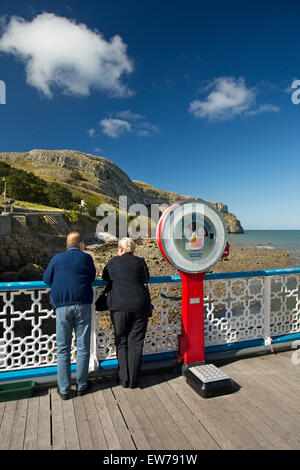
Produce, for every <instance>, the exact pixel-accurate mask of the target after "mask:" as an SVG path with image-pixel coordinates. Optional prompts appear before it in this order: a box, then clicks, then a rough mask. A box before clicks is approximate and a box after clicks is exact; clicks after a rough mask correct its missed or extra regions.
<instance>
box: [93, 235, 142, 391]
mask: <svg viewBox="0 0 300 470" xmlns="http://www.w3.org/2000/svg"><path fill="white" fill-rule="evenodd" d="M135 248H136V244H135V242H134V240H132V239H131V238H123V239H121V240H120V241H119V243H118V256H115V257H113V258H112V259H110V260H109V262H108V263H107V265H106V266H105V268H104V270H103V274H102V278H103V279H104V280H105V281H109V282H111V291H110V292H109V295H108V307H109V310H110V315H111V320H112V324H113V327H114V332H115V345H116V352H117V359H118V373H119V383H120V385H121V386H122V387H130V388H135V387H137V386H138V380H139V374H140V367H141V360H142V352H143V345H144V339H145V335H146V330H147V325H148V318H149V316H151V300H150V295H149V292H148V289H147V287H146V286H145V284H147V282H148V280H149V271H148V267H147V264H146V262H145V260H144V259H143V258H140V257H138V256H135V255H134V251H135Z"/></svg>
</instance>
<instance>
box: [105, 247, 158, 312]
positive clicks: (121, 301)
mask: <svg viewBox="0 0 300 470" xmlns="http://www.w3.org/2000/svg"><path fill="white" fill-rule="evenodd" d="M149 277H150V276H149V271H148V267H147V265H146V263H145V260H144V258H140V257H139V256H135V255H133V254H132V253H124V254H123V255H121V256H115V257H114V258H112V259H110V260H109V262H108V263H107V265H106V266H105V268H104V270H103V274H102V278H103V280H104V281H112V290H111V292H110V293H109V296H108V306H109V310H123V311H127V312H140V313H145V314H148V312H149V310H150V308H151V301H150V297H149V294H148V289H147V287H146V286H145V283H147V282H148V279H149Z"/></svg>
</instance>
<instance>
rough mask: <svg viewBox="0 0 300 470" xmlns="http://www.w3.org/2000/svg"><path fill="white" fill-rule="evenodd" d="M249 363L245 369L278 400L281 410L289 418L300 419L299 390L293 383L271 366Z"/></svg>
mask: <svg viewBox="0 0 300 470" xmlns="http://www.w3.org/2000/svg"><path fill="white" fill-rule="evenodd" d="M257 364H258V365H259V368H258V370H257V365H256V367H255V365H254V364H253V363H247V364H245V365H244V369H245V370H248V371H249V372H250V373H252V377H253V376H254V375H255V380H256V382H257V383H259V386H260V387H262V388H263V389H264V390H265V391H266V393H268V392H271V393H272V397H273V398H274V399H275V400H276V399H277V400H278V403H279V405H280V408H282V409H283V410H284V411H285V412H286V413H287V416H291V417H292V418H294V417H295V416H298V417H299V418H300V407H299V404H298V401H299V399H300V393H299V388H298V387H297V386H295V385H294V383H293V382H292V381H290V382H289V381H288V380H287V378H286V377H284V376H283V375H282V374H281V373H280V371H278V370H276V369H273V368H271V370H270V363H269V365H266V364H262V363H259V362H258V363H257Z"/></svg>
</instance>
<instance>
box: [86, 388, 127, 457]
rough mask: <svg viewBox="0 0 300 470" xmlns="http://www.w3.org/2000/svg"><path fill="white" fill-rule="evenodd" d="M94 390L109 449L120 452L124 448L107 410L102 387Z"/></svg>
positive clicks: (94, 397) (96, 405)
mask: <svg viewBox="0 0 300 470" xmlns="http://www.w3.org/2000/svg"><path fill="white" fill-rule="evenodd" d="M94 389H95V391H94V392H93V399H94V402H95V407H96V410H97V413H98V417H99V420H100V423H101V425H102V429H103V432H104V436H105V440H106V444H107V447H108V449H110V450H119V449H121V448H122V447H121V444H120V441H119V437H118V434H117V432H116V430H115V427H114V424H113V421H112V418H111V416H110V414H109V411H108V409H107V406H106V403H105V400H104V396H103V393H102V387H101V385H95V386H94Z"/></svg>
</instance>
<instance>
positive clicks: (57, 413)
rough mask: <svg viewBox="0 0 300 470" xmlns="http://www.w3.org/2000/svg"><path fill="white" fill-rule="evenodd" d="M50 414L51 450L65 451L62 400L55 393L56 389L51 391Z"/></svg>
mask: <svg viewBox="0 0 300 470" xmlns="http://www.w3.org/2000/svg"><path fill="white" fill-rule="evenodd" d="M51 413H52V449H53V450H65V449H66V448H67V447H66V436H65V425H64V416H63V408H62V399H61V398H60V396H59V395H58V393H57V388H52V389H51Z"/></svg>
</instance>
